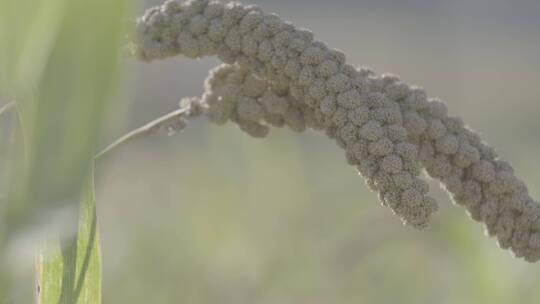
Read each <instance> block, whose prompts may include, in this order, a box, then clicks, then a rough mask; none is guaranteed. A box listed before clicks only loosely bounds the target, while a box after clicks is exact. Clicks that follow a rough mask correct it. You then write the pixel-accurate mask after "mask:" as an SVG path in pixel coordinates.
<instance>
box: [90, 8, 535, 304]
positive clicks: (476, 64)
mask: <svg viewBox="0 0 540 304" xmlns="http://www.w3.org/2000/svg"><path fill="white" fill-rule="evenodd" d="M253 2H254V3H257V4H260V5H261V6H262V7H263V8H264V9H265V10H266V11H275V12H277V13H278V14H280V15H281V16H282V17H284V18H285V19H288V20H291V21H293V22H294V23H295V24H297V25H299V26H303V27H307V28H310V29H311V30H313V31H314V33H315V34H316V39H319V40H321V41H324V42H326V43H327V44H328V45H330V46H332V47H336V48H340V49H342V50H344V51H345V53H346V54H348V62H349V63H352V64H355V65H366V66H370V67H372V68H373V69H375V70H376V71H378V72H392V73H396V74H398V75H400V76H401V77H402V78H403V79H404V80H406V81H407V82H409V83H413V84H419V85H422V86H424V87H425V88H426V89H427V90H428V93H429V95H430V96H438V97H441V98H442V99H443V100H445V101H446V102H447V103H448V106H449V109H450V112H451V114H453V115H458V116H462V117H463V118H464V119H465V121H466V122H467V124H469V125H470V126H472V127H473V128H474V129H476V130H478V131H480V132H481V133H482V134H483V137H484V138H485V139H486V140H487V141H488V142H489V143H490V144H492V145H493V146H495V147H496V148H497V151H498V152H499V154H500V155H501V156H502V157H503V158H505V159H507V160H509V161H511V163H512V164H513V165H514V166H515V168H516V171H517V172H518V175H519V176H520V177H522V178H523V179H524V180H525V181H527V184H528V185H529V187H530V192H531V193H532V195H533V197H536V198H540V188H539V187H538V185H539V184H540V173H539V172H540V156H539V155H540V153H539V152H540V136H539V131H540V120H539V118H538V115H539V114H540V85H539V80H540V57H539V56H538V54H540V38H539V35H538V29H539V28H540V19H539V18H538V16H539V15H540V2H538V1H536V0H518V1H510V0H506V1H502V0H497V1H491V0H481V1H480V0H474V1H466V0H460V1H428V0H407V1H401V0H393V1H392V0H384V1H367V0H362V1H354V0H335V1H321V0H317V1H313V0H304V1H286V0H271V1H270V0H257V1H253ZM154 3H157V2H154ZM150 5H151V3H146V4H145V6H146V7H149V6H150ZM217 64H218V61H217V60H216V59H214V58H211V59H204V60H198V61H191V60H188V59H182V58H178V59H170V60H166V61H161V62H155V63H151V64H140V63H135V62H131V64H130V69H131V73H130V74H131V75H134V76H133V77H132V79H131V80H130V84H129V86H130V88H131V89H130V91H129V97H128V100H129V104H128V105H125V108H124V109H126V108H127V109H129V115H127V117H125V119H124V120H118V119H117V118H116V117H117V116H116V114H113V115H111V123H110V125H109V126H108V132H107V136H106V138H103V140H102V143H103V145H105V144H106V143H108V142H110V141H111V140H112V139H114V138H115V137H117V136H118V135H120V134H122V133H124V132H126V131H128V130H130V129H132V128H134V127H136V126H139V125H141V124H142V123H144V122H146V121H149V120H151V119H153V118H155V117H157V116H159V115H161V114H163V113H166V112H167V111H169V110H172V109H174V108H175V107H176V104H177V101H178V100H179V99H180V98H181V97H184V96H193V95H199V94H200V93H201V92H202V83H203V80H204V78H205V77H206V74H207V71H208V69H210V68H211V67H213V66H215V65H217ZM432 191H433V192H434V193H435V194H436V196H437V197H438V198H439V200H440V202H441V210H440V211H439V213H438V214H437V215H436V216H435V217H434V219H433V222H432V224H431V226H430V227H429V228H428V229H427V230H425V231H415V230H413V229H411V228H406V227H403V226H402V225H401V223H400V222H399V220H398V218H397V217H395V216H393V215H392V214H391V212H390V210H389V209H387V208H384V207H382V206H380V205H379V203H378V200H377V198H376V195H375V194H374V193H371V192H369V190H368V189H367V187H366V186H365V185H364V183H363V181H362V179H361V178H360V177H358V176H357V174H356V171H355V170H354V168H352V167H350V166H348V165H347V164H346V162H345V157H344V155H343V152H342V151H341V150H340V149H339V148H338V147H337V146H336V145H335V144H334V143H333V142H331V141H329V140H328V139H327V138H326V137H325V136H324V135H322V134H317V133H315V132H312V131H310V132H306V133H304V134H296V133H293V132H291V131H289V130H286V129H283V130H272V131H271V133H270V135H269V137H268V138H266V139H264V140H258V139H252V138H250V137H248V136H246V135H244V134H243V133H241V132H240V131H239V130H238V129H237V128H236V127H235V126H233V125H230V124H229V125H227V126H225V127H217V126H215V125H210V124H208V123H207V122H206V121H205V120H204V119H199V120H196V121H192V122H190V123H189V126H188V128H187V129H186V130H185V132H183V133H181V134H179V135H176V136H173V137H153V138H148V139H144V140H142V141H139V142H137V143H134V144H131V145H130V146H128V147H125V148H123V149H121V150H119V151H118V152H116V153H115V154H114V155H111V156H110V157H108V158H107V159H105V160H104V161H103V162H100V163H99V164H98V166H97V192H98V193H97V197H98V213H99V223H100V227H101V238H102V241H103V246H102V249H103V260H104V275H105V279H104V284H103V286H104V295H103V297H104V303H133V304H136V303H220V304H224V303H280V304H287V303H415V304H417V303H449V304H450V303H491V304H496V303H504V304H506V303H538V301H539V300H538V299H540V289H539V288H538V287H539V286H540V264H536V265H534V264H528V263H525V262H523V261H521V260H517V259H514V258H513V257H512V256H511V255H510V254H509V253H508V252H507V251H503V250H501V249H499V248H498V247H497V245H496V242H495V240H493V239H488V238H487V237H485V236H484V234H483V229H482V227H481V226H480V225H479V224H477V223H474V222H472V221H471V220H470V219H469V218H468V217H467V216H466V214H465V212H464V210H463V209H462V208H460V207H455V206H453V205H452V204H451V203H450V201H449V199H448V197H447V196H446V194H444V193H443V192H442V191H440V190H439V187H438V185H437V184H436V183H433V186H432Z"/></svg>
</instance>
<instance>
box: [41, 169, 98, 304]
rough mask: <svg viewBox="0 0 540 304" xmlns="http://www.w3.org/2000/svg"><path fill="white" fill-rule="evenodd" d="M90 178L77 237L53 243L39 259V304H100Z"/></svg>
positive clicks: (95, 233)
mask: <svg viewBox="0 0 540 304" xmlns="http://www.w3.org/2000/svg"><path fill="white" fill-rule="evenodd" d="M91 175H92V176H90V177H89V179H88V181H87V183H86V185H85V189H84V191H83V195H82V197H81V201H80V206H79V228H78V232H77V234H76V235H75V236H74V237H72V238H71V239H69V240H52V241H50V242H49V243H48V244H47V245H46V246H45V249H44V251H42V252H41V253H40V254H39V256H38V259H39V261H38V262H37V268H38V269H37V270H38V282H37V284H38V286H37V288H38V291H37V292H38V303H40V304H67V303H69V304H87V303H88V304H97V303H101V253H100V246H99V232H98V227H97V220H96V198H95V193H94V179H93V174H91ZM61 247H62V248H61Z"/></svg>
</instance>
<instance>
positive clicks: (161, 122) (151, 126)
mask: <svg viewBox="0 0 540 304" xmlns="http://www.w3.org/2000/svg"><path fill="white" fill-rule="evenodd" d="M187 112H188V108H181V109H178V110H175V111H172V112H170V113H168V114H165V115H163V116H161V117H159V118H157V119H155V120H153V121H151V122H149V123H147V124H145V125H144V126H142V127H140V128H137V129H135V130H133V131H131V132H129V133H127V134H126V135H124V136H122V137H120V138H119V139H117V140H115V141H114V142H113V143H112V144H110V145H109V146H107V147H106V148H105V149H103V150H102V151H101V152H99V153H98V154H97V155H96V156H95V159H96V160H98V159H101V158H102V157H103V156H104V155H105V154H107V153H109V152H110V151H112V150H114V149H116V148H118V147H120V146H121V145H123V144H125V143H128V142H131V141H133V140H135V139H138V138H142V137H145V136H147V135H152V134H155V133H157V132H158V131H159V130H162V129H164V128H169V127H173V126H174V125H175V124H176V123H178V122H181V121H182V118H183V117H184V116H185V115H186V114H187Z"/></svg>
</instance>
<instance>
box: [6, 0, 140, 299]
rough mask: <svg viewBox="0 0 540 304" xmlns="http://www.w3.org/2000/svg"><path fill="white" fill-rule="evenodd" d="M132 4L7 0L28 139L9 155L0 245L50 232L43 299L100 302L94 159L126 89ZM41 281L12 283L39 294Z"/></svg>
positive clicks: (11, 96) (43, 257)
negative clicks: (126, 44) (111, 108)
mask: <svg viewBox="0 0 540 304" xmlns="http://www.w3.org/2000/svg"><path fill="white" fill-rule="evenodd" d="M131 3H132V2H131V1H129V0H91V1H90V0H0V62H1V64H0V100H15V101H16V103H17V111H18V114H19V121H20V129H21V132H19V133H20V134H21V141H22V143H23V144H24V150H23V151H22V153H17V154H16V155H15V156H14V157H13V158H12V159H10V160H8V162H9V164H10V166H11V167H12V168H13V169H14V170H13V172H10V176H8V180H9V189H8V193H7V199H6V200H5V204H2V206H0V207H2V209H3V210H2V212H1V214H0V217H1V218H0V222H1V223H2V225H1V227H0V250H3V249H4V248H6V247H8V246H3V245H4V244H3V242H12V243H16V242H13V239H16V238H17V237H19V235H26V234H30V235H31V236H32V235H33V233H35V234H40V233H43V231H46V235H47V236H48V239H47V242H46V245H45V246H44V248H43V250H41V251H40V252H39V255H38V256H39V257H40V258H39V260H38V262H37V265H36V266H37V267H36V268H37V269H38V270H39V271H38V281H39V284H40V287H39V288H40V293H39V294H40V302H39V303H40V304H48V303H55V304H57V303H99V299H100V286H101V280H100V275H101V268H100V267H101V266H100V258H99V239H98V234H97V227H96V218H95V199H94V194H93V191H94V190H93V185H92V182H91V180H92V177H91V176H92V174H93V173H92V166H93V158H94V154H95V146H96V142H97V140H98V138H99V137H100V134H101V131H102V125H103V121H104V118H105V114H106V112H107V109H108V108H109V106H110V105H111V104H112V103H114V102H117V100H118V96H119V95H122V94H120V92H119V91H120V84H121V83H122V82H121V76H122V67H123V63H124V60H122V56H121V53H122V48H123V45H124V39H125V38H124V36H125V35H126V28H127V25H128V22H126V21H127V18H128V15H129V13H130V10H129V7H130V4H131ZM89 176H90V177H89ZM88 179H90V181H88ZM81 197H82V199H80V198H81ZM73 210H78V211H79V212H71V213H70V212H69V211H73ZM66 211H68V212H67V213H66ZM38 236H41V235H38ZM36 247H38V246H36ZM1 254H2V252H1V251H0V256H1ZM26 262H28V264H30V263H32V261H24V263H26ZM1 270H2V271H3V269H1ZM7 276H8V277H9V274H7ZM33 283H34V282H30V283H29V282H24V283H21V282H15V283H10V284H13V285H15V284H16V285H25V286H28V287H29V288H28V292H29V293H32V292H33V289H32V288H31V287H32V285H33ZM5 298H9V296H8V295H5V294H2V296H1V297H0V302H1V301H2V300H3V299H5ZM25 302H26V301H25Z"/></svg>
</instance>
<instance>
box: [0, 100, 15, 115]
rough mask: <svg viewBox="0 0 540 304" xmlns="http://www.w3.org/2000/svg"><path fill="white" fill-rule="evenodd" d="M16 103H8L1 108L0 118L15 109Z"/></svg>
mask: <svg viewBox="0 0 540 304" xmlns="http://www.w3.org/2000/svg"><path fill="white" fill-rule="evenodd" d="M15 105H16V104H15V101H11V102H8V103H7V104H5V105H4V106H2V107H1V108H0V116H2V115H4V113H7V112H9V111H10V110H12V109H14V108H15Z"/></svg>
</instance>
